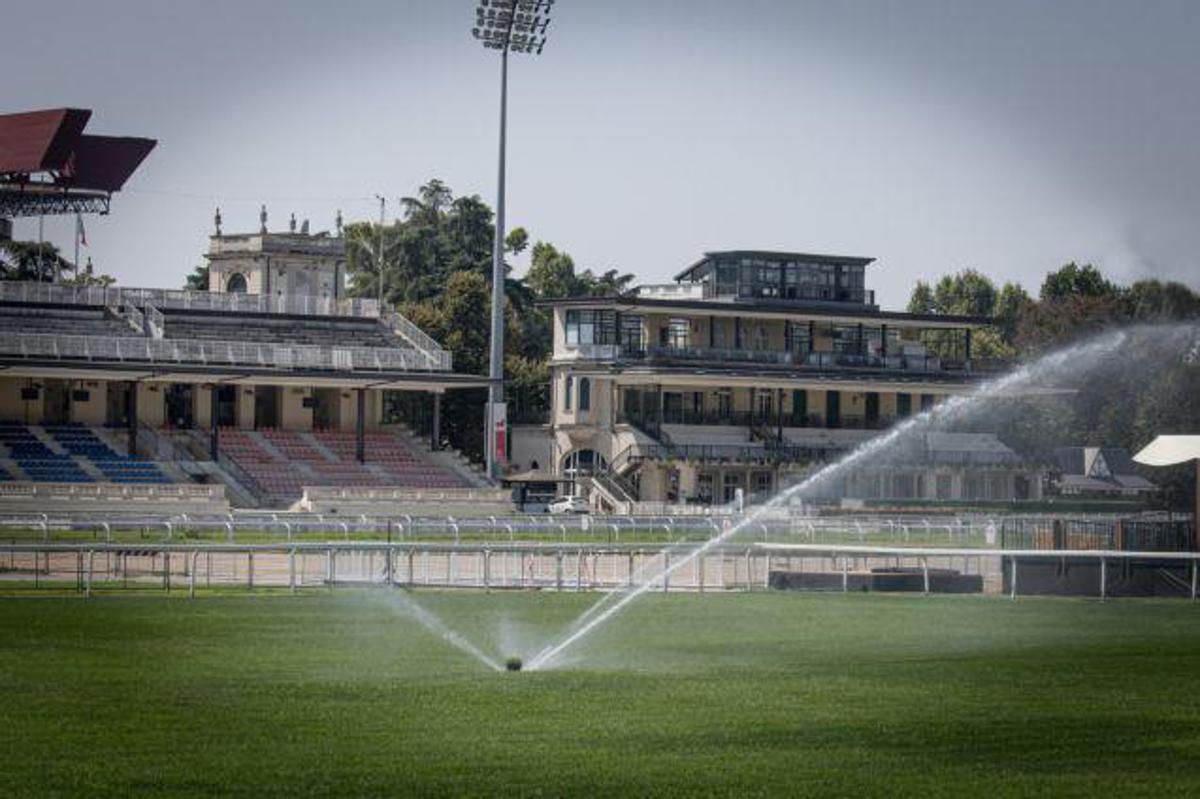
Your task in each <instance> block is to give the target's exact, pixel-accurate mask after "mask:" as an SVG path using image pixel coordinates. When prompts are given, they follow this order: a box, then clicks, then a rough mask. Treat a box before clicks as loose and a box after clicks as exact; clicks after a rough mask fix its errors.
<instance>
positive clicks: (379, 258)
mask: <svg viewBox="0 0 1200 799" xmlns="http://www.w3.org/2000/svg"><path fill="white" fill-rule="evenodd" d="M375 199H376V200H379V249H378V250H377V251H376V252H375V268H376V270H378V271H379V278H378V279H379V312H380V313H383V217H384V209H385V208H386V206H387V200H386V199H385V198H384V197H382V196H381V195H378V194H376V195H375Z"/></svg>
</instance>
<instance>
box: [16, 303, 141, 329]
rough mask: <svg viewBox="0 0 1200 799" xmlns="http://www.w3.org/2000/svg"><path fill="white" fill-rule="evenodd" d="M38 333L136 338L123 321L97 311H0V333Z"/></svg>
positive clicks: (55, 309)
mask: <svg viewBox="0 0 1200 799" xmlns="http://www.w3.org/2000/svg"><path fill="white" fill-rule="evenodd" d="M4 333H41V334H47V333H48V334H53V335H60V336H137V335H139V333H138V331H136V330H134V329H133V326H132V325H130V324H129V323H128V322H127V321H125V320H124V319H116V318H114V317H112V316H110V315H109V314H108V313H107V312H106V311H105V310H104V309H101V308H95V309H92V308H87V309H78V308H71V309H66V308H44V307H43V308H17V307H3V308H0V334H4Z"/></svg>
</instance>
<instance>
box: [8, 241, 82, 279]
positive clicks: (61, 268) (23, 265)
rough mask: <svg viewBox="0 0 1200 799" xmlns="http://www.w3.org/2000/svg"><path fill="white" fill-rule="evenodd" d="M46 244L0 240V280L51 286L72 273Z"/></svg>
mask: <svg viewBox="0 0 1200 799" xmlns="http://www.w3.org/2000/svg"><path fill="white" fill-rule="evenodd" d="M74 269H75V267H74V265H73V264H72V263H71V262H70V261H68V260H66V259H65V258H63V257H62V256H61V255H60V254H59V251H58V248H57V247H55V246H54V245H53V244H51V243H50V242H48V241H47V242H43V243H41V244H39V243H38V242H36V241H10V240H4V241H0V280H34V281H39V282H43V283H53V282H57V281H59V280H60V279H62V278H63V277H64V276H65V275H67V274H68V273H71V272H73V271H74Z"/></svg>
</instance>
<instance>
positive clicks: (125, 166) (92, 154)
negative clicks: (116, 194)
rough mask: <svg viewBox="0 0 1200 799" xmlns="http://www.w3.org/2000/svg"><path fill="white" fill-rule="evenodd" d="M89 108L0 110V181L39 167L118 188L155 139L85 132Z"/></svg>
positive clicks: (70, 183)
mask: <svg viewBox="0 0 1200 799" xmlns="http://www.w3.org/2000/svg"><path fill="white" fill-rule="evenodd" d="M91 116H92V112H91V111H88V110H86V109H81V108H56V109H52V110H48V111H29V112H25V113H21V114H3V115H0V182H3V180H4V179H5V178H8V179H9V180H12V179H13V177H14V176H20V175H31V174H36V173H39V172H53V173H55V183H56V184H58V185H61V186H65V187H69V188H75V189H91V190H96V191H105V192H113V191H117V190H119V189H120V188H121V187H122V186H123V185H125V181H126V180H128V179H129V176H130V175H132V174H133V172H134V170H136V169H137V168H138V166H139V165H141V163H142V161H143V160H145V158H146V156H147V155H149V154H150V151H151V150H153V149H154V146H155V145H156V144H157V142H156V141H154V140H153V139H138V138H130V137H120V138H118V137H113V136H86V135H84V133H83V129H84V127H85V126H86V125H87V123H88V120H89V119H91Z"/></svg>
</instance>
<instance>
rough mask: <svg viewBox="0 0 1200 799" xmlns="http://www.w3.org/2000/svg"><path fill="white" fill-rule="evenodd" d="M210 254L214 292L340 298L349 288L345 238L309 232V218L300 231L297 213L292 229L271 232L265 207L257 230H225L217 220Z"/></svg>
mask: <svg viewBox="0 0 1200 799" xmlns="http://www.w3.org/2000/svg"><path fill="white" fill-rule="evenodd" d="M218 219H219V212H218ZM205 257H206V258H207V260H208V290H209V291H211V292H214V293H215V292H224V293H229V294H258V295H262V296H266V297H272V298H276V299H283V298H317V299H320V300H327V301H328V300H337V299H340V298H341V297H342V295H343V293H344V290H343V286H344V284H345V280H346V242H345V239H343V238H342V237H341V236H340V235H336V236H330V235H329V234H328V233H316V234H310V233H309V231H308V222H305V223H304V224H303V227H302V228H301V230H300V231H299V232H297V231H296V224H295V218H293V219H292V221H291V223H290V225H289V230H288V232H286V233H281V232H279V233H272V232H269V231H268V230H267V221H266V209H264V210H263V212H262V227H261V229H260V230H259V232H258V233H251V234H235V235H223V234H222V233H221V230H220V227H219V225H218V228H217V231H216V233H215V235H213V236H212V237H211V238H210V239H209V251H208V254H207V255H206V256H205Z"/></svg>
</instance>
